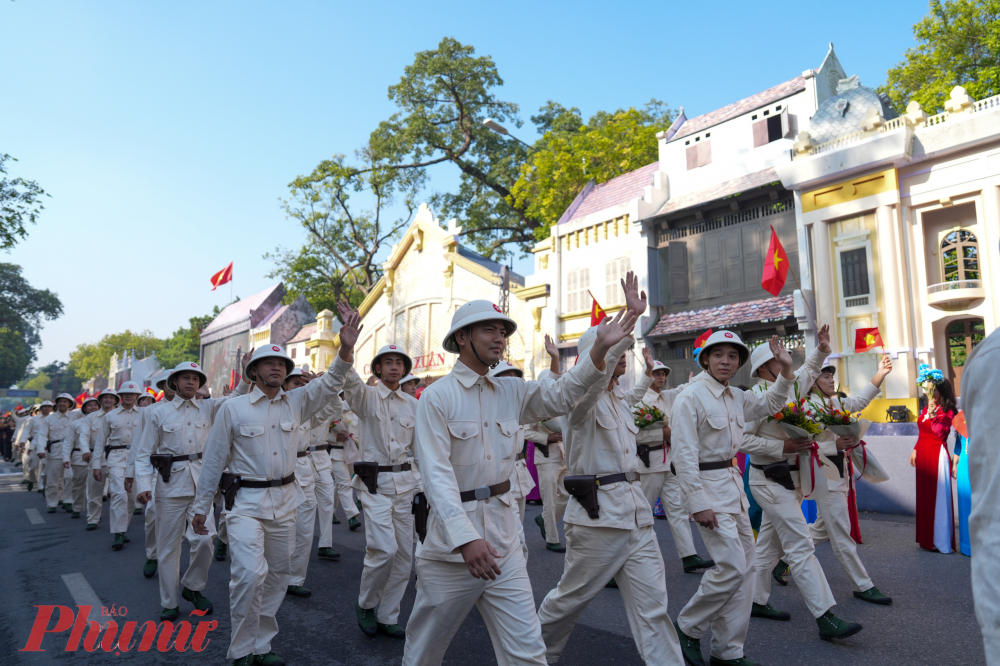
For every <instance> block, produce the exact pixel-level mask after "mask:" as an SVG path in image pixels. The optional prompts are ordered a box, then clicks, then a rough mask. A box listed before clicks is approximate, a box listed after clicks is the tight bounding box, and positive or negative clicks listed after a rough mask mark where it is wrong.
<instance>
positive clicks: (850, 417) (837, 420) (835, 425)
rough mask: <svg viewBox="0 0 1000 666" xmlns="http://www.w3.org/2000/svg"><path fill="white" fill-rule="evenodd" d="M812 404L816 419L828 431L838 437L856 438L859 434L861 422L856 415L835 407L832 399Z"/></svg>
mask: <svg viewBox="0 0 1000 666" xmlns="http://www.w3.org/2000/svg"><path fill="white" fill-rule="evenodd" d="M812 406H813V410H814V411H815V413H816V421H817V422H818V423H821V424H823V426H825V427H826V428H827V429H828V430H829V431H830V432H833V433H834V434H836V435H838V436H840V437H854V438H857V437H858V436H860V435H861V423H860V422H859V421H858V417H857V416H855V415H854V414H851V413H850V412H849V411H847V410H846V409H836V408H835V407H834V406H833V402H832V401H831V402H826V401H824V402H822V403H820V404H813V405H812Z"/></svg>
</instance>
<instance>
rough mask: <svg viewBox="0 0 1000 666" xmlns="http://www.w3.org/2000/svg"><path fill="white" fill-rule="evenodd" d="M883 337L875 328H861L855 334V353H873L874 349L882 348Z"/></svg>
mask: <svg viewBox="0 0 1000 666" xmlns="http://www.w3.org/2000/svg"><path fill="white" fill-rule="evenodd" d="M882 345H883V343H882V335H881V334H880V333H879V332H878V326H876V327H875V328H859V329H857V330H855V332H854V353H855V354H860V353H861V352H866V351H871V349H873V348H874V347H881V346H882Z"/></svg>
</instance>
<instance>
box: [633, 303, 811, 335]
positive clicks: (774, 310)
mask: <svg viewBox="0 0 1000 666" xmlns="http://www.w3.org/2000/svg"><path fill="white" fill-rule="evenodd" d="M794 314H795V309H794V297H793V296H792V295H791V294H788V295H787V296H778V297H776V298H763V299H760V300H757V301H744V302H742V303H729V304H726V305H720V306H718V307H714V308H705V309H703V310H687V311H685V312H671V313H670V314H665V315H663V316H662V317H660V321H658V322H656V326H655V327H654V328H653V330H652V331H650V333H649V335H670V334H671V333H685V332H691V333H702V332H704V331H705V330H707V329H709V328H718V327H723V326H735V325H737V324H748V323H750V322H756V321H764V320H766V319H784V318H786V317H791V316H794Z"/></svg>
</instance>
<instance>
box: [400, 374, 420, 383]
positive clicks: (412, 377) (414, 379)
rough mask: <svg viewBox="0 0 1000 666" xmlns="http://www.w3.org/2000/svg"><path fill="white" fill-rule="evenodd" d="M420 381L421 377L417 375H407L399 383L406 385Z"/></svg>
mask: <svg viewBox="0 0 1000 666" xmlns="http://www.w3.org/2000/svg"><path fill="white" fill-rule="evenodd" d="M419 381H420V377H417V376H416V375H406V376H405V377H403V378H402V379H401V380H399V383H400V384H405V383H406V382H419Z"/></svg>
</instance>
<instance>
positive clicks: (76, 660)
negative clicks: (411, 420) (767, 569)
mask: <svg viewBox="0 0 1000 666" xmlns="http://www.w3.org/2000/svg"><path fill="white" fill-rule="evenodd" d="M11 471H13V470H12V468H11V467H10V466H9V465H6V464H3V465H0V577H2V578H0V580H2V581H3V586H2V588H0V589H2V591H3V603H2V604H0V665H3V666H6V665H8V664H10V665H14V664H17V665H21V664H25V665H26V664H51V663H59V664H68V665H75V664H107V663H115V664H154V663H155V664H207V663H211V664H217V665H219V666H221V665H222V664H226V663H228V662H227V661H226V658H225V655H226V648H227V646H228V644H229V613H228V608H229V597H228V586H227V583H228V576H229V573H228V565H227V563H224V562H223V563H220V562H214V563H213V566H212V570H211V573H210V578H209V584H208V588H207V589H206V590H205V593H206V594H207V595H208V596H209V597H210V598H211V599H212V601H213V602H214V604H215V612H214V614H213V615H212V616H210V618H208V619H214V620H217V621H218V623H219V624H218V628H217V629H215V630H214V631H212V632H211V633H209V634H208V639H209V640H210V642H209V643H208V645H207V647H206V648H205V649H204V651H203V652H200V653H196V652H193V651H191V650H188V651H187V652H184V653H179V652H176V651H170V652H166V653H160V652H157V651H156V649H155V647H154V649H153V651H150V652H146V653H140V652H136V651H135V650H134V649H133V650H132V651H130V652H123V653H120V654H117V655H116V654H115V652H110V653H109V652H104V651H103V650H101V649H100V648H98V649H97V650H96V651H95V652H93V653H87V652H85V651H84V649H83V647H82V646H81V647H80V648H79V649H78V650H77V651H75V652H66V651H65V647H66V641H67V638H68V636H69V633H70V632H69V631H67V632H64V633H61V634H50V635H48V636H47V637H46V638H45V639H44V641H43V643H42V648H43V649H44V650H45V651H44V652H27V651H21V650H22V649H23V648H24V647H25V646H26V644H27V642H28V637H29V634H30V633H31V629H32V626H33V623H34V621H35V618H36V605H42V604H58V605H64V606H67V607H70V608H74V610H75V604H76V602H75V601H74V593H73V592H72V591H71V587H72V588H73V589H74V590H75V592H76V594H77V597H79V595H80V594H81V593H83V594H86V593H87V590H88V589H90V590H93V594H95V595H96V597H97V598H98V599H100V602H101V603H102V604H103V605H104V606H106V607H109V608H110V607H111V606H112V604H114V605H115V607H116V608H120V607H121V606H125V607H126V608H127V610H128V613H127V616H126V617H125V618H124V620H134V621H137V622H139V625H140V626H141V625H142V622H144V621H147V620H153V621H157V620H158V617H159V612H160V605H159V594H158V588H157V581H156V578H153V579H146V578H144V577H143V576H142V571H141V570H142V565H143V563H144V561H145V558H144V554H143V547H142V543H143V522H142V518H141V517H140V516H134V517H133V520H132V522H131V525H130V528H129V532H128V534H129V536H130V537H131V543H129V544H127V545H126V546H125V548H124V549H123V550H121V551H119V552H114V551H112V550H111V541H112V537H111V535H110V534H109V533H108V509H107V507H108V505H107V504H105V505H104V506H105V510H104V515H103V518H102V522H101V525H100V528H99V529H98V530H97V531H94V532H86V531H84V522H85V521H84V519H79V520H72V519H70V517H69V514H68V513H64V512H62V511H61V510H60V511H59V512H58V513H56V514H47V513H46V512H45V503H44V500H43V498H42V496H41V495H40V494H38V493H36V492H32V493H28V492H26V490H25V486H22V485H20V484H19V481H20V475H17V476H13V475H7V476H4V474H5V473H9V472H11ZM32 509H34V510H35V511H37V514H35V512H32V511H31V510H32ZM539 509H540V507H537V506H529V507H528V510H527V519H526V521H525V524H526V528H525V531H526V535H527V539H528V544H529V548H530V550H531V554H530V558H529V562H528V568H529V572H530V574H531V580H532V583H533V585H534V589H535V599H536V602H537V603H541V601H542V599H543V598H544V596H545V593H546V592H547V591H548V590H549V589H550V588H552V587H554V586H555V585H556V583H557V582H558V579H559V576H560V574H561V573H562V566H563V557H564V556H563V555H559V554H556V553H550V552H548V551H546V550H545V549H544V544H543V541H542V538H541V535H540V534H539V532H538V529H536V528H535V525H534V522H533V521H534V516H535V515H536V514H537V513H538V512H539ZM32 519H34V522H32ZM341 519H342V520H343V516H342V515H341ZM861 525H862V533H863V537H864V539H865V545H864V546H861V547H860V548H861V552H862V559H863V560H864V562H865V564H866V566H867V567H868V570H869V573H871V575H872V576H873V579H874V580H875V584H876V585H877V586H878V587H879V589H881V590H882V591H883V592H885V593H886V594H890V595H891V596H892V597H893V598H894V600H895V604H894V605H893V606H891V607H881V606H873V605H870V604H867V603H864V602H862V601H859V600H856V599H854V598H853V596H852V595H851V587H850V584H849V583H848V580H847V578H846V577H845V576H844V573H843V572H842V571H841V569H840V566H839V565H838V564H837V562H836V560H835V559H834V557H833V553H832V551H831V549H830V546H829V544H823V545H821V546H820V548H819V553H818V554H819V558H820V561H821V563H822V565H823V568H824V570H825V571H826V574H827V577H828V579H829V581H830V585H831V587H832V589H833V591H834V595H835V596H836V598H837V599H838V602H839V605H838V606H837V608H836V612H837V613H838V614H839V615H840V616H841V617H843V618H845V619H850V620H853V621H856V622H860V623H862V624H863V625H864V627H865V630H864V631H862V632H861V633H860V634H858V635H856V636H854V637H852V638H850V639H847V640H845V641H841V642H836V643H826V642H824V641H821V640H820V639H819V638H818V637H817V633H816V625H815V622H814V620H813V619H812V617H811V616H810V615H809V613H808V612H807V610H806V607H805V604H804V603H803V601H802V596H801V595H800V594H799V592H798V590H797V589H796V587H795V584H794V582H792V583H790V584H789V586H788V587H787V588H777V589H776V590H775V592H774V594H773V595H772V603H773V604H774V605H776V606H778V607H780V608H782V609H784V610H787V611H789V612H791V613H792V616H793V617H792V621H791V622H770V621H767V620H757V619H754V620H752V621H751V624H750V634H749V637H748V640H747V645H746V653H747V656H749V657H752V658H753V659H756V660H758V661H759V662H760V663H762V664H767V665H768V666H799V665H801V664H809V665H810V666H827V665H831V666H832V665H834V664H836V665H838V666H839V665H842V664H853V665H856V666H864V665H872V666H886V665H890V664H891V665H895V664H936V665H942V664H944V665H950V664H954V665H956V666H959V665H960V666H973V665H976V664H984V663H985V658H984V656H983V647H982V640H981V636H980V633H979V628H978V626H977V624H976V619H975V616H974V612H973V605H972V592H971V587H970V578H969V576H970V560H969V558H967V557H964V556H962V555H958V554H952V555H941V554H934V553H928V552H924V551H922V550H920V549H919V548H917V546H916V544H915V543H914V541H913V537H914V527H913V523H912V520H907V519H906V518H900V517H896V516H865V517H863V518H862V521H861ZM656 532H657V534H658V536H659V540H660V546H661V549H662V551H663V553H664V555H665V560H666V564H667V590H668V593H669V597H670V600H669V609H670V614H671V616H676V613H677V612H678V611H679V610H680V609H681V608H682V607H683V605H684V604H685V603H686V602H687V600H688V599H689V598H690V596H691V595H692V594H693V593H694V591H695V590H696V589H697V586H698V581H699V576H698V575H693V574H684V573H683V572H682V570H681V567H680V563H679V560H677V559H676V551H675V550H674V545H673V539H672V537H671V535H670V530H669V528H668V527H667V525H666V523H665V521H657V523H656ZM695 541H696V543H697V544H698V548H699V551H700V552H701V554H702V555H706V552H705V550H704V547H703V546H702V544H701V541H700V539H699V537H698V536H697V533H696V536H695ZM334 546H335V548H336V549H337V550H339V551H340V552H341V555H342V557H341V560H340V561H339V562H325V561H320V560H318V559H316V557H315V548H314V549H313V553H314V555H313V558H312V561H311V562H310V565H309V575H308V578H307V581H306V586H307V587H309V588H310V589H311V590H312V591H313V596H312V597H311V598H309V599H299V598H294V597H287V598H286V599H285V601H284V603H283V604H282V607H281V610H280V611H279V614H278V622H279V624H280V627H281V631H280V633H279V634H278V637H277V639H276V640H275V642H274V644H273V647H274V650H275V651H276V652H277V653H278V654H280V655H282V656H283V657H284V658H285V659H286V660H287V662H288V663H289V664H329V665H331V666H340V665H350V666H383V665H388V664H399V663H400V661H401V658H402V654H403V642H402V641H397V640H393V639H390V638H388V637H385V636H381V635H380V636H378V637H376V638H375V639H374V640H372V639H369V638H367V637H365V636H364V635H363V634H362V633H361V631H360V630H359V629H358V627H357V623H356V618H355V614H354V605H355V602H356V600H357V592H358V580H359V577H360V572H361V567H362V560H363V558H364V551H365V540H364V532H363V530H359V531H357V532H350V531H348V529H347V521H346V520H343V522H342V523H341V525H337V526H334ZM185 550H186V549H185ZM186 559H187V556H186V555H185V556H184V558H183V560H182V567H183V566H185V565H186ZM182 570H183V569H182ZM72 574H82V576H72ZM64 576H67V578H64ZM81 581H83V583H82V584H81ZM81 590H83V592H81ZM414 593H415V588H414V586H413V584H412V582H411V585H410V586H409V589H408V590H407V595H406V597H405V598H404V600H403V613H402V617H401V623H402V624H404V625H405V622H406V619H407V616H408V615H409V613H410V609H411V608H412V607H413V597H414ZM181 604H182V605H181V613H182V618H181V619H184V617H185V616H186V613H188V612H189V611H190V610H191V606H190V604H187V603H186V602H184V601H182V602H181ZM190 619H191V620H197V619H198V618H194V617H192V618H190ZM118 620H119V624H121V623H122V620H123V618H118ZM54 623H55V620H54V619H53V621H52V622H51V623H50V625H49V626H50V627H51V626H54ZM138 634H139V632H138V631H137V635H138ZM708 643H709V641H708V640H707V639H706V640H704V641H703V645H704V646H705V650H706V653H707V650H708ZM706 656H707V654H706ZM445 663H446V664H452V665H467V664H476V665H477V666H479V665H484V666H485V665H487V664H495V663H496V660H495V657H494V655H493V650H492V647H491V644H490V640H489V636H488V634H487V631H486V627H485V625H484V624H483V622H482V620H481V619H480V617H479V615H478V613H477V612H476V611H475V610H473V612H472V614H471V615H470V616H469V617H468V618H467V619H466V621H465V623H464V624H463V625H462V628H461V629H460V631H459V632H458V634H457V635H456V637H455V640H454V641H453V642H452V644H451V647H450V648H449V650H448V653H447V656H446V659H445ZM561 663H564V664H581V665H587V666H598V665H604V664H607V665H611V664H614V665H615V666H627V665H633V664H634V665H641V664H642V661H641V660H640V658H639V656H638V653H637V652H636V649H635V645H634V643H633V641H632V637H631V633H630V631H629V627H628V622H627V620H626V616H625V612H624V608H623V606H622V601H621V597H620V595H619V593H618V592H617V591H616V590H610V589H606V590H604V591H602V592H601V593H600V594H599V595H598V596H597V598H596V599H595V600H594V601H593V603H591V605H590V606H589V607H588V609H587V610H586V611H585V612H584V614H583V616H582V617H581V620H580V623H579V624H578V625H577V627H576V629H575V631H574V632H573V635H572V637H571V639H570V642H569V645H568V646H567V649H566V651H565V652H564V654H563V658H562V660H561Z"/></svg>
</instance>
